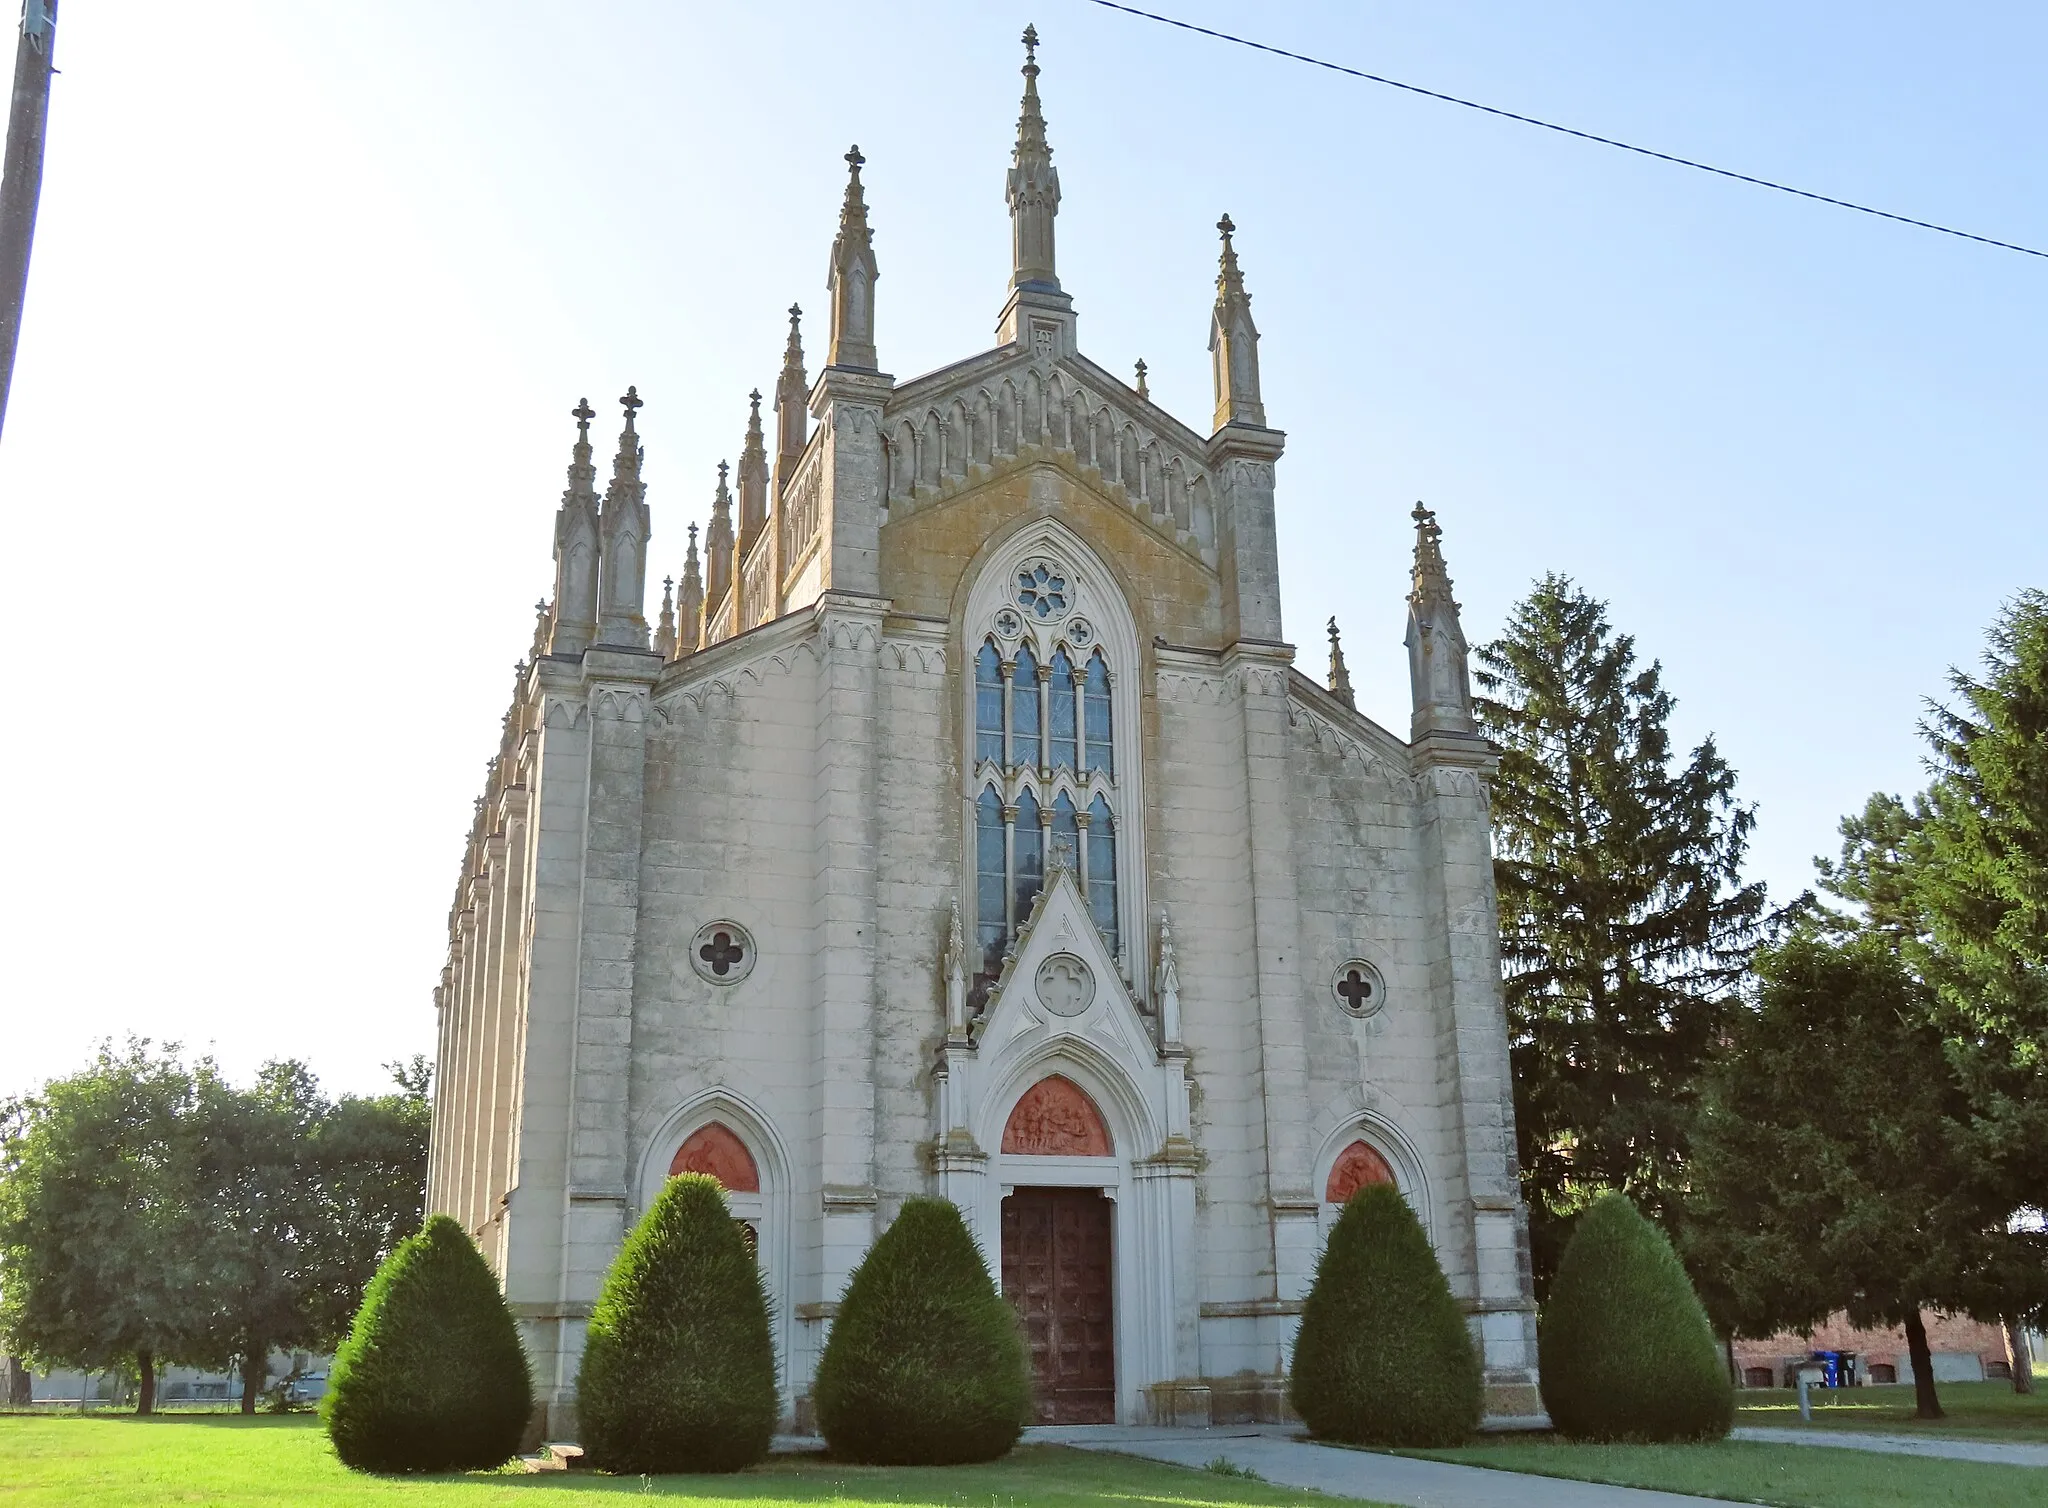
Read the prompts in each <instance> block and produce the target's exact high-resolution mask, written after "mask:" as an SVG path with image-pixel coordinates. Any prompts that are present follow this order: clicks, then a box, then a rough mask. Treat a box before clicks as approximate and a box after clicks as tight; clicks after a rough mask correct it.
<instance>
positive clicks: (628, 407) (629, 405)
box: [619, 387, 645, 424]
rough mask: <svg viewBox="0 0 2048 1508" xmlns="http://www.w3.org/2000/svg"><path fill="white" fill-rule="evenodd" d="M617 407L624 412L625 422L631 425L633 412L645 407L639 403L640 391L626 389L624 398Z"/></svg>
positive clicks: (635, 388) (633, 388) (634, 388)
mask: <svg viewBox="0 0 2048 1508" xmlns="http://www.w3.org/2000/svg"><path fill="white" fill-rule="evenodd" d="M619 407H620V408H623V409H624V410H625V411H626V422H627V423H628V424H631V423H632V422H633V411H634V410H635V409H638V408H643V407H645V405H644V404H643V403H642V402H641V401H640V389H638V388H637V387H629V388H627V389H626V396H625V397H623V398H621V399H620V400H619Z"/></svg>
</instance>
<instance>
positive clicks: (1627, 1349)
mask: <svg viewBox="0 0 2048 1508" xmlns="http://www.w3.org/2000/svg"><path fill="white" fill-rule="evenodd" d="M1537 1366H1538V1368H1539V1369H1540V1371H1541V1373H1542V1384H1543V1406H1544V1408H1546V1409H1547V1410H1549V1413H1550V1420H1551V1423H1553V1424H1555V1425H1556V1426H1557V1428H1558V1431H1559V1432H1560V1433H1561V1434H1564V1435H1567V1436H1569V1437H1571V1438H1572V1439H1575V1440H1718V1439H1720V1438H1721V1437H1722V1436H1723V1435H1725V1434H1727V1433H1728V1427H1729V1425H1731V1424H1732V1423H1733V1422H1734V1419H1735V1394H1734V1390H1733V1388H1732V1386H1731V1384H1730V1383H1729V1380H1728V1370H1727V1367H1726V1365H1725V1364H1724V1363H1723V1361H1722V1358H1721V1348H1720V1346H1719V1345H1718V1344H1717V1343H1716V1342H1715V1340H1714V1332H1713V1329H1712V1328H1711V1327H1710V1326H1709V1325H1708V1323H1707V1311H1706V1310H1705V1309H1704V1308H1702V1307H1701V1305H1700V1301H1699V1296H1698V1295H1697V1294H1696V1293H1694V1291H1693V1286H1692V1280H1691V1279H1690V1278H1688V1277H1686V1275H1685V1268H1684V1267H1682V1266H1681V1265H1680V1264H1679V1261H1678V1255H1677V1253H1675V1252H1674V1251H1672V1249H1671V1243H1670V1242H1669V1241H1667V1240H1666V1239H1665V1238H1664V1233H1663V1232H1662V1231H1660V1230H1658V1229H1657V1227H1656V1226H1654V1225H1652V1224H1650V1222H1649V1221H1647V1220H1645V1219H1644V1218H1643V1217H1642V1215H1641V1214H1640V1213H1639V1212H1638V1211H1637V1210H1636V1207H1635V1206H1634V1205H1632V1204H1630V1203H1629V1202H1628V1200H1627V1199H1625V1198H1623V1197H1622V1196H1621V1195H1620V1194H1613V1193H1608V1194H1602V1195H1601V1196H1600V1197H1599V1198H1598V1199H1596V1200H1594V1201H1593V1203H1592V1205H1591V1206H1590V1207H1589V1208H1588V1209H1587V1210H1586V1213H1585V1214H1584V1216H1582V1217H1581V1218H1580V1220H1579V1221H1578V1223H1577V1226H1576V1228H1575V1229H1574V1230H1573V1232H1572V1239H1571V1244H1570V1245H1569V1246H1567V1247H1566V1248H1565V1252H1564V1259H1563V1260H1562V1261H1561V1262H1559V1263H1558V1268H1557V1276H1556V1277H1555V1278H1554V1279H1553V1280H1552V1281H1551V1285H1550V1298H1549V1300H1548V1302H1546V1303H1545V1304H1544V1306H1543V1315H1542V1320H1541V1323H1540V1325H1539V1327H1538V1331H1537Z"/></svg>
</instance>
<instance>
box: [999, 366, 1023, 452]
mask: <svg viewBox="0 0 2048 1508" xmlns="http://www.w3.org/2000/svg"><path fill="white" fill-rule="evenodd" d="M1019 406H1020V400H1019V399H1018V397H1017V385H1016V383H1014V382H1012V381H1011V380H1010V379H1009V378H1007V377H1005V378H1004V379H1003V385H1002V387H1001V388H1000V389H998V390H997V392H996V432H995V447H996V454H997V455H1000V456H1013V455H1015V454H1016V453H1017V410H1018V408H1019Z"/></svg>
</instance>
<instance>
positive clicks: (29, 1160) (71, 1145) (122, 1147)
mask: <svg viewBox="0 0 2048 1508" xmlns="http://www.w3.org/2000/svg"><path fill="white" fill-rule="evenodd" d="M217 1082H218V1076H217V1075H216V1074H215V1073H214V1071H213V1068H212V1065H211V1064H210V1063H205V1062H202V1063H200V1064H199V1065H198V1066H197V1067H196V1068H190V1067H187V1066H186V1065H185V1063H184V1062H183V1061H182V1059H181V1058H180V1057H179V1055H178V1050H177V1048H176V1047H175V1046H166V1047H164V1048H161V1049H156V1048H153V1047H152V1046H151V1044H150V1043H149V1042H147V1041H142V1040H137V1039H133V1038H131V1039H130V1041H129V1043H128V1046H127V1048H126V1050H125V1051H122V1052H116V1051H115V1050H114V1049H113V1048H112V1047H111V1046H104V1047H102V1048H101V1049H100V1052H99V1056H98V1058H97V1059H96V1060H95V1062H94V1063H93V1065H92V1066H91V1067H90V1068H88V1069H86V1070H85V1071H83V1072H81V1073H76V1074H72V1075H70V1076H68V1077H66V1078H61V1079H53V1080H51V1081H50V1082H49V1083H48V1084H46V1085H44V1086H43V1089H42V1092H41V1093H40V1094H36V1095H33V1096H30V1097H28V1098H26V1099H22V1100H17V1101H14V1102H13V1103H11V1104H9V1105H8V1106H7V1107H5V1110H4V1111H0V1332H4V1333H5V1334H6V1336H7V1338H8V1342H9V1344H10V1345H11V1346H13V1347H14V1348H16V1349H18V1350H19V1351H21V1352H22V1353H23V1354H24V1355H26V1356H29V1357H31V1358H32V1359H34V1360H36V1361H38V1362H40V1363H41V1364H42V1365H44V1366H45V1367H52V1366H67V1367H76V1368H78V1369H80V1370H81V1371H85V1370H100V1369H106V1368H111V1367H113V1366H115V1365H117V1364H121V1363H124V1362H126V1361H127V1360H128V1359H130V1358H132V1359H133V1362H134V1366H135V1370H136V1373H137V1376H138V1379H139V1382H140V1387H139V1389H138V1397H137V1405H136V1411H137V1412H138V1413H144V1414H147V1413H149V1412H150V1411H151V1410H152V1408H153V1407H154V1406H155V1400H156V1368H157V1365H158V1363H159V1362H160V1361H162V1360H165V1359H169V1358H182V1357H183V1356H184V1354H185V1353H187V1352H188V1351H190V1350H191V1349H193V1346H194V1337H195V1336H196V1335H198V1334H199V1333H200V1332H201V1331H202V1330H203V1329H204V1327H205V1320H206V1316H205V1312H204V1307H203V1302H202V1300H201V1297H200V1295H199V1293H198V1290H197V1286H196V1278H197V1275H198V1270H199V1264H200V1262H201V1260H202V1258H203V1254H204V1251H205V1249H206V1246H207V1240H208V1233H207V1231H206V1230H205V1228H204V1226H203V1224H202V1223H201V1222H200V1221H199V1220H198V1219H197V1218H196V1213H195V1200H194V1192H195V1189H194V1181H193V1180H194V1173H195V1163H196V1157H195V1153H196V1150H197V1148H196V1142H195V1137H194V1130H195V1128H194V1125H193V1121H192V1111H193V1107H194V1104H195V1102H196V1100H197V1098H198V1096H199V1095H200V1094H202V1093H205V1092H208V1091H209V1089H210V1086H212V1085H214V1084H216V1083H217Z"/></svg>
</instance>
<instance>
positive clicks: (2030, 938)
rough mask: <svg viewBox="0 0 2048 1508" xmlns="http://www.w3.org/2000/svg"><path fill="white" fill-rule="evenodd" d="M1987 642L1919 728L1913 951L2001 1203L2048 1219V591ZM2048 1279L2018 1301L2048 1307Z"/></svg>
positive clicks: (2008, 615)
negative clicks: (1925, 771) (1930, 780)
mask: <svg viewBox="0 0 2048 1508" xmlns="http://www.w3.org/2000/svg"><path fill="white" fill-rule="evenodd" d="M1989 639H1990V647H1989V649H1988V650H1987V651H1986V654H1985V657H1984V665H1983V672H1982V674H1981V676H1970V675H1966V674H1964V673H1963V672H1961V671H1955V672H1952V673H1951V675H1950V678H1949V680H1950V686H1951V688H1952V690H1953V692H1954V694H1955V696H1956V698H1957V704H1956V705H1955V706H1953V707H1945V706H1938V705H1931V706H1930V712H1929V716H1928V718H1927V720H1926V721H1925V722H1924V723H1923V724H1922V731H1923V733H1924V735H1925V736H1926V738H1927V740H1928V742H1929V744H1930V745H1931V746H1932V748H1933V756H1934V757H1933V759H1932V760H1931V761H1930V763H1931V764H1932V765H1933V767H1934V770H1935V775H1936V778H1935V781H1934V784H1933V787H1932V788H1931V789H1930V791H1929V792H1928V802H1927V812H1926V816H1925V821H1924V826H1923V829H1922V832H1921V834H1920V836H1919V839H1918V841H1917V842H1916V844H1915V846H1914V850H1913V855H1914V863H1913V864H1912V866H1911V868H1912V875H1913V882H1914V900H1915V903H1916V904H1917V906H1918V908H1919V910H1920V913H1921V915H1922V917H1923V919H1924V925H1925V936H1924V938H1922V939H1921V940H1919V941H1918V942H1916V943H1915V944H1913V945H1911V946H1910V947H1909V950H1908V951H1909V954H1910V956H1911V958H1912V961H1913V962H1914V963H1915V964H1916V965H1917V966H1918V967H1919V968H1920V969H1921V970H1922V972H1923V973H1924V974H1925V975H1926V977H1927V979H1928V980H1929V981H1930V982H1931V983H1932V984H1933V985H1934V986H1935V987H1936V989H1937V990H1938V992H1939V996H1940V1000H1941V1004H1942V1007H1943V1018H1944V1028H1945V1032H1946V1035H1947V1038H1948V1042H1949V1051H1950V1054H1951V1056H1952V1058H1953V1059H1954V1061H1955V1062H1956V1063H1957V1064H1958V1065H1959V1066H1960V1067H1961V1069H1962V1070H1963V1073H1964V1077H1965V1083H1966V1086H1967V1088H1968V1090H1969V1092H1970V1095H1971V1099H1972V1103H1973V1105H1974V1107H1975V1109H1976V1111H1977V1113H1978V1115H1979V1116H1980V1117H1981V1118H1982V1119H1983V1121H1984V1123H1985V1125H1984V1130H1985V1132H1986V1146H1987V1152H1988V1155H1990V1156H1992V1157H1994V1158H1995V1159H1996V1160H1997V1162H1998V1165H1999V1171H2000V1173H2001V1176H2002V1178H2003V1181H2004V1187H2005V1192H2006V1197H2007V1198H2008V1199H2009V1201H2010V1203H2011V1205H2013V1206H2015V1207H2018V1206H2030V1207H2032V1208H2034V1209H2048V593H2044V592H2040V591H2026V592H2022V593H2020V594H2019V596H2018V597H2016V598H2015V599H2014V600H2013V601H2012V602H2011V603H2009V604H2007V606H2006V608H2005V610H2004V612H2003V613H2002V614H2001V616H2000V618H1999V620H1998V622H1997V623H1996V624H1994V625H1993V627H1992V629H1991V631H1990V635H1989ZM2042 1275H2043V1272H2042V1271H2041V1270H2037V1273H2036V1276H2035V1278H2034V1280H2033V1282H2032V1283H2031V1284H2029V1285H2026V1286H2027V1287H2028V1288H2029V1289H2030V1291H2029V1292H2026V1293H2023V1294H2018V1295H2015V1296H2014V1302H2016V1303H2019V1304H2021V1305H2022V1306H2023V1307H2026V1308H2037V1307H2039V1306H2040V1305H2042V1304H2043V1303H2044V1302H2048V1291H2044V1288H2043V1284H2042ZM2009 1312H2011V1311H2009Z"/></svg>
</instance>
